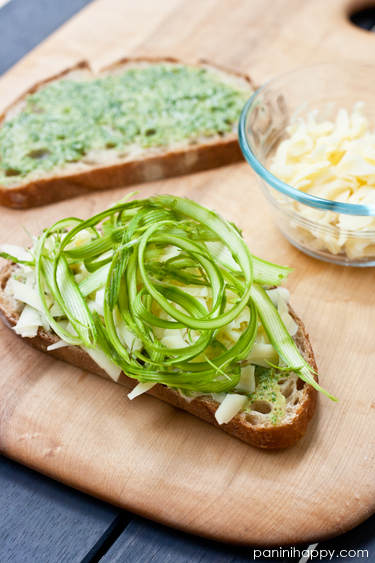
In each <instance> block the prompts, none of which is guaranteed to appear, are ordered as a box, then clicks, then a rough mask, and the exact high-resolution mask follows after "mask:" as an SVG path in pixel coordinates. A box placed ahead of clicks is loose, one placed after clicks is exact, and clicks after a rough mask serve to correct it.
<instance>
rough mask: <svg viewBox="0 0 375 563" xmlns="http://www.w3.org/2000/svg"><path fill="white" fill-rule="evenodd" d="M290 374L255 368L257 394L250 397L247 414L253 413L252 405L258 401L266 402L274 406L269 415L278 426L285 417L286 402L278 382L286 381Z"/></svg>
mask: <svg viewBox="0 0 375 563" xmlns="http://www.w3.org/2000/svg"><path fill="white" fill-rule="evenodd" d="M287 377H289V374H288V373H287V374H286V373H283V372H277V371H276V370H275V369H273V368H264V367H261V366H255V384H256V388H255V392H254V393H252V394H251V395H249V402H248V403H247V405H246V406H245V408H244V411H245V412H248V413H250V412H252V409H251V405H253V404H254V403H255V402H256V401H266V402H267V403H269V404H270V405H272V410H271V412H270V414H269V417H270V420H271V422H272V423H273V424H277V423H278V422H279V421H280V420H281V419H282V418H284V416H285V407H286V401H285V397H284V395H283V394H282V393H281V391H280V385H279V384H278V382H279V381H280V380H281V379H282V380H285V379H286V378H287Z"/></svg>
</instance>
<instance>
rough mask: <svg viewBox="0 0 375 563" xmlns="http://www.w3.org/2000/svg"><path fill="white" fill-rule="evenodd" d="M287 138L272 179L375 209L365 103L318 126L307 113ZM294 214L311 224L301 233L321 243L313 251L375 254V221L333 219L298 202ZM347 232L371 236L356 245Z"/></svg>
mask: <svg viewBox="0 0 375 563" xmlns="http://www.w3.org/2000/svg"><path fill="white" fill-rule="evenodd" d="M287 132H288V134H289V135H290V137H289V138H288V139H286V140H284V141H282V142H281V143H280V145H279V146H278V148H277V151H276V154H275V156H274V158H273V162H272V164H271V166H270V171H271V172H272V173H273V174H274V175H275V176H277V177H278V178H280V179H281V180H283V181H284V182H285V183H287V184H289V185H290V186H292V187H294V188H297V189H299V190H300V191H302V192H305V193H308V194H311V195H313V196H316V197H319V198H323V199H328V200H331V201H337V202H341V203H350V204H363V205H372V204H375V133H372V132H370V130H369V121H368V119H367V118H366V116H365V105H364V103H363V102H358V103H357V104H356V105H355V106H354V108H353V110H352V113H351V114H350V115H349V113H348V112H347V110H345V109H340V110H339V112H338V114H337V117H336V120H335V122H331V121H323V122H320V121H319V119H318V112H317V111H311V112H310V113H309V114H308V117H307V119H306V120H305V119H303V118H301V117H299V118H298V119H296V120H295V121H294V122H293V123H292V124H291V125H290V126H289V127H288V128H287ZM295 208H296V210H297V211H298V212H299V213H300V214H301V215H302V216H304V217H306V218H308V219H309V220H311V221H312V222H313V223H314V224H315V226H314V227H311V228H310V227H308V226H305V227H303V228H304V229H307V230H308V231H309V232H310V233H311V234H312V235H313V237H314V238H315V239H316V240H317V241H318V242H319V246H317V248H322V249H326V250H328V251H329V252H331V253H332V254H335V255H336V254H339V253H346V254H347V256H348V258H349V259H357V258H362V257H364V256H368V255H372V254H375V246H374V245H375V217H370V216H369V217H367V216H366V217H365V216H363V217H362V216H353V215H344V214H337V213H333V212H331V211H322V210H318V209H315V208H311V207H308V206H306V205H304V204H301V203H297V202H296V203H295ZM330 227H335V228H336V229H335V230H336V231H337V234H335V231H333V230H332V228H330ZM351 231H354V232H356V233H365V232H368V231H370V236H368V237H366V238H362V239H361V240H358V239H355V237H353V234H352V235H351ZM372 231H373V234H374V236H373V237H372V236H371V232H372Z"/></svg>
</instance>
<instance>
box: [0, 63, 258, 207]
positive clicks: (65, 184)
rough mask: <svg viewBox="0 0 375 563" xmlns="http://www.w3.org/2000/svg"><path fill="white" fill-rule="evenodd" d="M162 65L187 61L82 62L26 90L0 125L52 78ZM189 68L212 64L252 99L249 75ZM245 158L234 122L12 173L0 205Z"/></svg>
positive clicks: (47, 199) (33, 202)
mask: <svg viewBox="0 0 375 563" xmlns="http://www.w3.org/2000/svg"><path fill="white" fill-rule="evenodd" d="M160 63H166V64H168V65H174V64H183V63H181V62H180V61H178V60H176V59H173V58H165V59H149V58H134V59H122V60H120V61H118V62H117V63H114V64H113V65H111V66H109V67H107V68H105V69H103V70H102V71H100V72H99V73H98V74H94V72H93V71H92V70H91V68H90V66H89V64H88V63H87V62H85V61H84V62H81V63H79V64H77V65H76V66H74V67H72V68H70V69H67V70H65V71H64V72H62V73H60V74H58V75H57V76H54V77H52V78H50V79H48V80H45V81H43V82H40V83H38V84H36V85H35V86H33V87H32V88H31V89H30V90H28V91H27V92H26V93H25V94H24V95H23V96H21V98H19V99H18V100H17V101H16V102H15V103H13V104H12V105H11V106H10V107H9V108H8V109H7V110H6V111H5V112H4V114H3V115H2V116H0V127H1V125H2V123H3V122H5V121H7V120H8V119H11V118H12V117H14V116H15V115H16V114H17V113H19V112H20V111H22V109H23V108H24V106H25V99H26V97H27V96H28V95H29V94H32V93H34V92H36V91H38V90H40V89H41V88H43V87H44V86H45V85H46V84H48V83H50V82H53V81H59V80H62V79H70V80H87V79H91V78H92V79H94V78H97V77H99V76H106V75H109V74H118V73H121V72H123V71H125V70H127V69H130V68H134V67H137V68H139V67H145V66H149V65H152V64H160ZM187 66H196V67H199V68H208V69H210V70H211V71H213V72H215V73H216V74H217V75H218V76H219V77H220V79H221V80H222V81H223V82H226V83H228V84H231V85H233V86H237V87H239V88H241V89H243V90H245V91H246V90H248V92H249V97H250V95H251V93H252V92H253V91H254V87H253V85H252V83H251V80H250V79H249V78H248V77H247V76H245V75H241V74H239V73H236V72H232V71H228V70H223V69H221V68H219V67H217V66H215V65H213V64H211V63H208V62H207V61H201V62H199V63H197V64H196V65H187ZM241 159H242V154H241V150H240V148H239V145H238V140H237V130H236V125H234V127H233V129H232V131H231V132H228V133H224V134H216V135H212V136H209V137H204V136H202V137H200V138H198V139H193V140H188V139H187V140H186V141H183V142H181V143H175V144H173V145H170V146H167V147H151V148H145V149H141V148H139V147H131V148H130V150H129V152H127V153H126V154H119V153H118V152H116V150H115V149H105V150H101V151H96V152H95V154H91V155H86V156H85V157H84V158H82V160H80V161H78V162H70V163H66V165H65V166H64V167H63V168H58V169H54V170H52V171H48V172H42V171H39V172H33V173H30V174H29V175H28V176H26V177H24V178H22V179H20V180H18V177H14V180H13V181H12V184H11V185H8V186H5V185H0V204H1V205H5V206H8V207H14V208H19V209H21V208H23V209H24V208H30V207H36V206H40V205H45V204H48V203H52V202H54V201H59V200H63V199H67V198H70V197H74V196H78V195H82V194H85V193H88V192H90V191H96V190H104V189H108V188H115V187H120V186H128V185H131V184H138V183H142V182H150V181H153V180H159V179H161V178H169V177H172V176H180V175H183V174H188V173H192V172H198V171H202V170H207V169H210V168H216V167H218V166H224V165H227V164H232V163H234V162H237V161H239V160H241Z"/></svg>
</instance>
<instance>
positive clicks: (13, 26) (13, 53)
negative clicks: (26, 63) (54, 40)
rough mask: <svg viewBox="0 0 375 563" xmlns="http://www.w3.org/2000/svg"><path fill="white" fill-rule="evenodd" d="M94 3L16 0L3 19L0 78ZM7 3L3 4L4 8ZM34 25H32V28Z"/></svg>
mask: <svg viewBox="0 0 375 563" xmlns="http://www.w3.org/2000/svg"><path fill="white" fill-rule="evenodd" d="M90 1H91V0H64V2H60V3H59V5H58V9H56V4H55V3H54V2H49V0H15V1H12V2H9V3H8V4H6V5H5V6H3V8H2V12H1V16H0V75H1V74H3V73H4V72H5V71H6V70H8V69H9V68H10V67H11V66H13V65H14V64H15V63H16V62H17V61H19V60H20V58H21V57H23V56H24V55H26V54H27V53H28V52H29V51H31V49H33V48H34V47H35V46H36V45H38V44H39V43H40V42H41V41H43V39H45V38H46V37H48V35H50V34H51V33H52V32H53V31H55V29H57V28H58V27H59V26H60V25H62V24H63V23H65V22H66V21H67V20H68V19H69V18H71V17H72V16H73V15H74V14H76V13H77V12H78V11H79V10H80V9H81V8H83V7H84V6H86V5H87V4H88V3H89V2H90ZM4 3H5V2H0V7H1V6H2V4H4ZM30 22H32V25H30Z"/></svg>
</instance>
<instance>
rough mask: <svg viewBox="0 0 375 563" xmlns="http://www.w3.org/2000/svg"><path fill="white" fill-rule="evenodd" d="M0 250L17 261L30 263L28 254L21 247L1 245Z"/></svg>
mask: <svg viewBox="0 0 375 563" xmlns="http://www.w3.org/2000/svg"><path fill="white" fill-rule="evenodd" d="M0 250H1V251H2V252H6V253H7V254H10V255H11V256H14V258H17V260H22V261H24V262H30V260H32V256H31V254H30V252H28V251H27V250H26V249H25V248H23V246H18V245H17V244H2V245H1V246H0Z"/></svg>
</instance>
